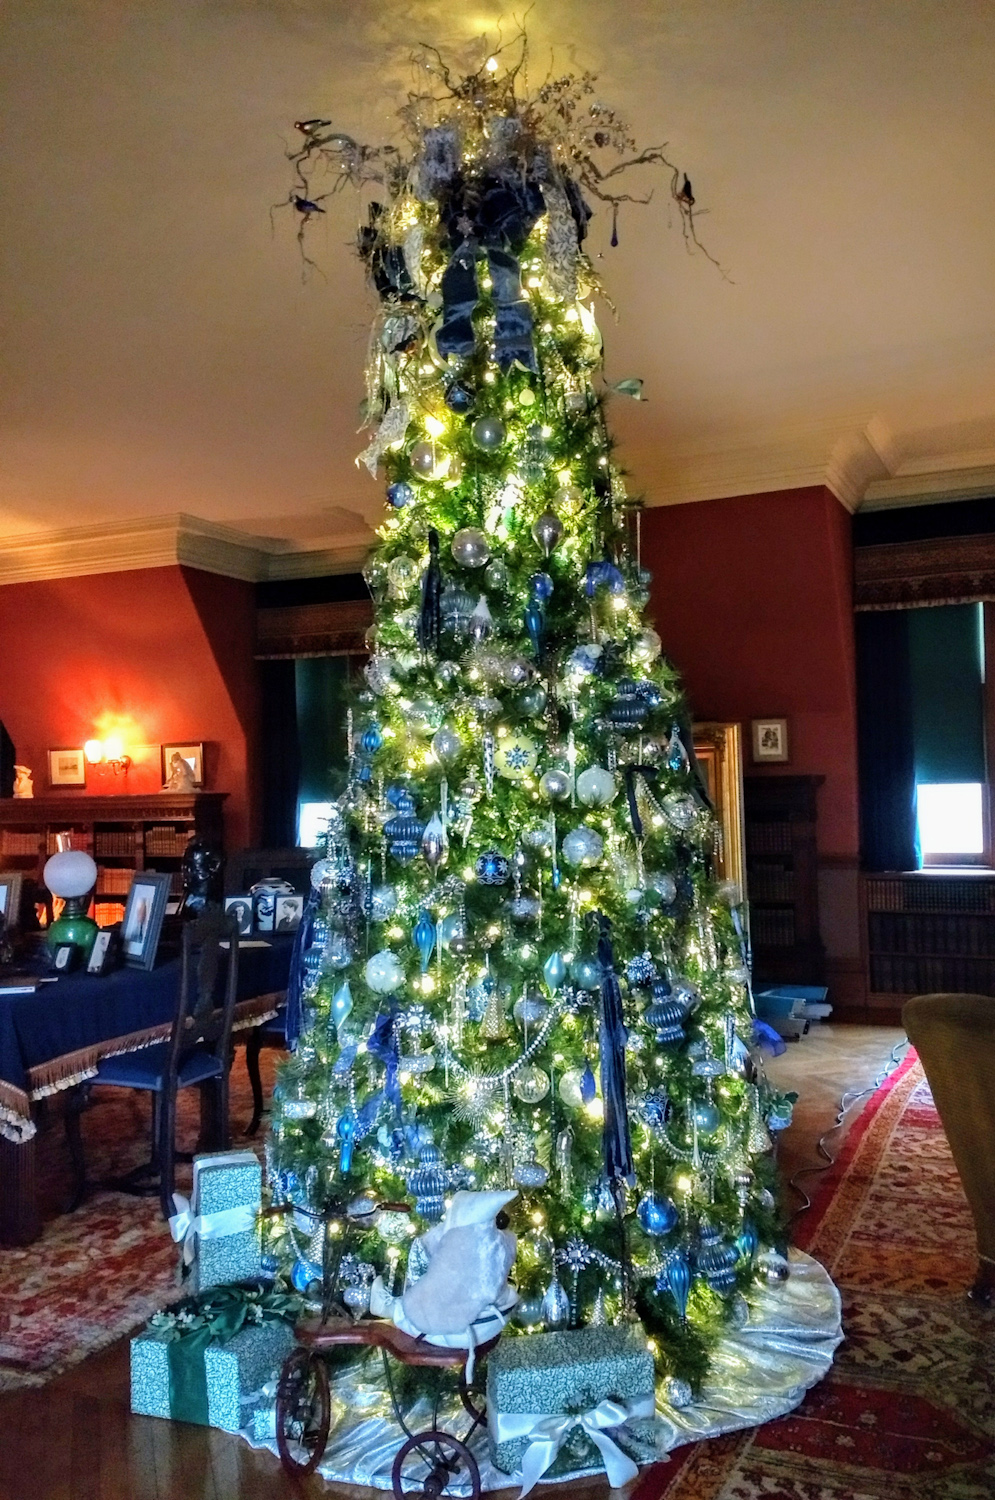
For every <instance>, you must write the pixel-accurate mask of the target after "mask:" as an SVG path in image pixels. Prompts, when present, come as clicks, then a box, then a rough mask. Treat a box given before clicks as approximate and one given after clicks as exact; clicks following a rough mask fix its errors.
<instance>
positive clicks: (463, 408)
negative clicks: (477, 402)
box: [445, 380, 473, 414]
mask: <svg viewBox="0 0 995 1500" xmlns="http://www.w3.org/2000/svg"><path fill="white" fill-rule="evenodd" d="M445 401H446V405H447V406H448V407H449V410H450V411H457V412H460V413H461V414H462V413H463V412H468V411H469V410H470V407H471V406H472V405H473V392H472V391H470V390H467V388H466V386H465V385H460V384H459V382H458V381H455V380H454V381H453V383H452V385H451V386H449V388H448V389H447V391H446V396H445Z"/></svg>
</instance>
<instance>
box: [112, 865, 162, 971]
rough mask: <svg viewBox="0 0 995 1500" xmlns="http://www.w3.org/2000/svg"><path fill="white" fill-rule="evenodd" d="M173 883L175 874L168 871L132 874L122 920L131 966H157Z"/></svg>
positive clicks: (139, 967)
mask: <svg viewBox="0 0 995 1500" xmlns="http://www.w3.org/2000/svg"><path fill="white" fill-rule="evenodd" d="M171 887H172V876H171V875H169V874H168V873H164V874H160V873H159V872H158V871H157V870H136V871H135V873H134V874H133V875H132V877H131V889H130V890H129V891H128V899H127V901H126V903H125V907H124V917H123V919H122V921H121V947H122V949H123V950H124V961H125V963H126V964H127V965H128V967H129V968H132V969H151V968H154V967H155V956H156V952H157V950H158V947H159V938H160V936H161V934H162V923H163V918H164V917H165V915H166V907H167V905H168V903H169V897H170V890H171Z"/></svg>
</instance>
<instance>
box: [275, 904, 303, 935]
mask: <svg viewBox="0 0 995 1500" xmlns="http://www.w3.org/2000/svg"><path fill="white" fill-rule="evenodd" d="M303 915H304V897H303V896H297V895H294V896H277V898H276V925H275V927H274V929H273V930H274V932H296V931H297V929H298V927H299V926H300V925H301V917H302V916H303Z"/></svg>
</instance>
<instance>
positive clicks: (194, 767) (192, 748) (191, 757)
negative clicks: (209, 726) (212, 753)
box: [162, 740, 204, 791]
mask: <svg viewBox="0 0 995 1500" xmlns="http://www.w3.org/2000/svg"><path fill="white" fill-rule="evenodd" d="M177 756H178V757H179V759H180V760H181V761H185V762H186V763H187V765H188V766H189V767H190V770H191V772H192V773H193V784H194V786H195V787H196V788H197V790H198V791H202V790H203V787H204V742H203V740H201V741H199V742H198V743H196V744H186V745H163V747H162V780H163V785H164V786H168V785H169V782H170V776H171V775H172V774H173V772H174V771H175V769H176V764H177V763H176V760H175V757H177Z"/></svg>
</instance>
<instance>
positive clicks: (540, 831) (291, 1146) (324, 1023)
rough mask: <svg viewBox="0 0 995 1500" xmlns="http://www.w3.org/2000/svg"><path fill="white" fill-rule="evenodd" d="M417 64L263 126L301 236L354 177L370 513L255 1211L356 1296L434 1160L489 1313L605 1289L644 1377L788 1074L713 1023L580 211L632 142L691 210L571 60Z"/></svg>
mask: <svg viewBox="0 0 995 1500" xmlns="http://www.w3.org/2000/svg"><path fill="white" fill-rule="evenodd" d="M426 63H427V72H426V73H425V74H424V76H425V77H426V79H427V80H428V82H427V84H426V87H425V90H424V91H423V92H420V93H417V94H415V95H413V96H411V98H410V100H409V103H408V105H407V107H406V108H405V109H404V110H402V112H401V120H402V125H403V127H404V132H405V142H406V143H405V144H404V145H403V146H401V147H395V146H392V147H389V148H376V149H371V148H369V147H363V146H360V145H358V144H357V143H356V142H355V141H353V140H352V139H351V138H349V137H347V136H344V135H341V134H338V133H336V132H335V131H334V129H333V127H332V125H331V124H330V123H329V122H328V121H325V120H322V119H313V120H307V121H303V122H301V123H300V124H299V125H298V130H299V131H300V132H301V137H302V139H301V146H300V149H299V151H298V152H297V153H296V154H295V156H294V158H293V160H294V163H295V171H296V174H297V178H296V182H295V186H294V189H293V192H292V194H291V202H292V204H293V206H294V208H295V210H296V212H297V213H298V214H299V215H300V224H301V231H302V235H303V233H304V231H305V230H306V226H307V223H308V222H309V221H310V220H311V219H312V218H313V217H314V216H315V215H316V214H318V213H324V212H328V211H329V209H330V207H331V205H330V204H329V203H328V201H327V200H328V199H329V198H330V197H331V196H332V195H333V194H334V193H335V192H336V191H337V190H338V189H339V188H340V187H341V186H342V185H343V184H350V185H352V186H354V187H357V188H360V189H369V188H370V185H372V188H373V192H372V193H371V192H370V191H367V192H366V197H367V199H368V200H370V201H369V202H368V221H367V222H366V223H365V224H364V225H363V227H362V229H361V230H360V234H359V250H360V254H361V256H362V258H363V260H364V262H365V265H366V269H367V272H368V275H369V278H370V281H371V282H372V284H373V287H374V288H375V290H376V293H377V295H378V298H379V306H378V310H377V313H376V318H375V321H374V325H373V330H372V336H371V340H370V358H369V366H368V372H367V391H366V405H365V412H366V418H367V421H368V423H369V424H370V426H371V428H372V430H373V435H372V439H371V441H370V443H369V446H368V447H367V448H366V450H365V452H364V453H363V454H362V455H361V459H362V461H363V462H364V463H365V464H366V466H367V467H368V468H369V470H370V472H371V474H374V475H376V474H378V473H382V474H384V475H385V477H386V498H387V502H388V504H389V511H388V514H387V518H386V519H385V521H384V522H383V525H382V527H381V529H380V542H379V545H378V547H377V549H376V551H375V553H374V554H373V556H372V557H371V559H370V561H369V564H368V567H367V570H366V579H367V582H368V584H369V587H370V590H371V593H372V595H373V599H374V603H375V615H374V624H373V627H372V629H371V630H370V632H369V647H370V653H371V654H370V659H369V662H368V665H367V666H366V668H365V682H364V684H363V686H362V689H361V691H359V692H358V693H357V694H356V696H355V700H354V702H353V706H352V708H351V710H350V717H349V726H348V754H349V763H348V784H347V786H346V789H345V791H344V794H343V795H342V797H341V798H340V800H339V802H338V803H337V804H336V806H335V807H334V809H333V814H332V818H331V821H330V824H329V829H328V842H327V852H326V855H325V857H324V858H322V859H320V860H319V862H318V864H317V865H316V866H315V869H314V874H313V892H312V897H311V901H310V903H309V907H308V911H307V913H306V916H305V922H304V924H303V926H302V929H301V934H300V937H299V943H298V948H299V969H298V972H297V975H296V983H295V985H294V986H292V994H291V1027H292V1031H293V1032H294V1033H295V1035H296V1047H295V1050H294V1052H293V1055H292V1056H291V1058H290V1060H289V1061H288V1062H287V1064H286V1065H285V1066H284V1067H283V1069H282V1072H281V1075H280V1080H279V1084H278V1089H277V1097H276V1100H275V1103H274V1114H273V1123H272V1133H271V1138H270V1143H269V1148H268V1150H269V1168H270V1178H271V1183H272V1186H273V1191H274V1195H275V1196H276V1197H277V1198H278V1199H279V1200H281V1201H289V1202H291V1203H293V1204H295V1205H297V1208H298V1213H297V1214H296V1215H295V1218H294V1220H292V1221H291V1222H290V1223H289V1225H288V1227H287V1228H286V1230H285V1236H284V1238H283V1240H282V1241H281V1242H280V1244H281V1246H282V1253H284V1254H285V1255H286V1257H287V1260H288V1265H292V1275H293V1279H294V1281H295V1284H296V1285H297V1286H298V1287H299V1288H300V1289H301V1290H308V1289H309V1288H310V1289H311V1290H314V1289H315V1288H316V1286H317V1283H318V1282H319V1281H320V1279H321V1272H322V1264H321V1262H322V1258H323V1251H322V1246H324V1271H325V1282H326V1291H327V1285H328V1279H329V1275H330V1276H331V1280H332V1283H333V1285H332V1291H333V1292H334V1294H335V1295H336V1297H338V1298H340V1299H341V1300H343V1301H344V1303H345V1305H346V1306H348V1307H349V1308H350V1309H351V1310H352V1311H353V1312H354V1313H355V1314H356V1315H359V1314H362V1313H363V1312H364V1311H365V1310H366V1308H367V1307H368V1304H369V1295H370V1292H369V1286H370V1282H371V1281H372V1279H373V1277H374V1275H379V1276H381V1277H382V1278H383V1280H384V1283H385V1284H386V1286H387V1288H388V1290H391V1291H399V1290H400V1289H401V1287H402V1286H403V1285H404V1284H405V1278H407V1281H408V1282H409V1283H410V1282H411V1281H412V1280H413V1279H414V1277H415V1276H416V1275H417V1273H418V1270H419V1265H418V1264H417V1260H418V1254H419V1248H418V1247H419V1240H418V1239H417V1236H419V1235H420V1234H421V1233H422V1232H423V1231H424V1230H425V1229H426V1228H427V1227H428V1226H430V1225H432V1224H433V1223H435V1222H437V1221H438V1220H440V1219H441V1218H442V1216H443V1214H444V1212H445V1204H446V1201H447V1198H449V1197H450V1195H451V1194H452V1193H453V1192H454V1191H457V1190H459V1189H467V1188H471V1189H495V1190H496V1189H508V1190H515V1191H516V1192H517V1196H516V1198H515V1199H514V1201H513V1202H512V1203H511V1204H510V1205H509V1206H508V1209H507V1212H508V1215H509V1218H510V1221H511V1228H512V1229H513V1230H514V1231H515V1232H516V1234H517V1235H518V1256H517V1262H516V1265H515V1270H514V1276H513V1279H514V1281H515V1283H516V1285H517V1288H518V1293H519V1302H518V1307H517V1310H516V1313H515V1318H514V1322H513V1324H512V1326H511V1328H509V1335H512V1334H515V1333H520V1334H526V1333H527V1332H528V1331H530V1330H535V1329H550V1328H567V1327H581V1326H584V1325H586V1324H590V1323H595V1324H597V1323H612V1322H620V1321H632V1320H637V1319H638V1320H641V1321H642V1324H643V1326H644V1328H645V1330H646V1333H647V1335H648V1336H649V1338H650V1341H651V1347H652V1348H653V1349H654V1351H655V1354H656V1358H657V1364H658V1370H659V1372H660V1374H661V1377H663V1378H664V1379H665V1380H667V1381H668V1385H667V1389H668V1391H669V1394H670V1396H671V1399H672V1400H673V1401H674V1403H675V1404H679V1403H680V1401H682V1400H684V1399H688V1397H689V1395H690V1390H689V1388H694V1387H697V1385H698V1384H699V1382H700V1380H701V1379H702V1377H703V1374H704V1372H705V1370H706V1369H707V1364H708V1356H709V1348H710V1346H711V1345H712V1344H713V1343H714V1341H715V1340H716V1339H717V1338H718V1337H719V1336H720V1335H721V1332H722V1329H723V1326H724V1325H725V1324H726V1323H727V1322H728V1321H729V1320H730V1319H735V1317H736V1312H737V1310H736V1304H737V1300H738V1299H739V1297H740V1294H741V1293H742V1292H743V1291H744V1290H745V1289H746V1288H747V1287H748V1285H749V1283H750V1281H751V1280H752V1279H753V1278H754V1277H755V1276H756V1275H757V1274H758V1273H759V1274H763V1273H764V1270H765V1269H766V1271H767V1272H768V1274H777V1270H778V1268H779V1267H780V1268H783V1263H780V1262H778V1261H776V1260H775V1261H773V1262H768V1263H767V1265H766V1266H765V1265H764V1264H763V1260H764V1255H765V1252H766V1251H767V1250H768V1249H769V1247H770V1246H771V1245H773V1244H775V1243H776V1242H777V1240H778V1224H777V1220H776V1211H775V1199H774V1181H773V1177H774V1170H773V1164H772V1158H771V1155H770V1146H771V1137H770V1134H769V1129H770V1128H772V1127H774V1126H777V1125H782V1124H786V1123H787V1118H788V1116H789V1114H790V1106H789V1105H788V1104H787V1102H786V1101H785V1100H784V1099H781V1098H778V1097H777V1096H776V1095H774V1094H773V1093H772V1092H771V1091H770V1090H769V1089H768V1088H767V1086H766V1084H765V1083H764V1081H763V1078H762V1074H759V1075H755V1074H754V1072H753V1069H752V1066H751V1064H750V1060H749V1056H748V1049H749V1048H750V1046H751V1042H752V1031H753V1020H752V1007H751V1001H750V994H749V972H748V955H747V949H746V943H745V938H744V926H745V911H743V910H741V909H740V907H739V905H738V903H739V902H740V900H741V896H740V893H739V892H738V891H737V890H735V889H733V888H731V887H730V886H728V885H723V884H721V883H718V882H717V881H716V879H715V874H714V852H715V849H716V822H715V818H714V815H713V812H712V809H711V807H710V804H709V800H708V797H707V795H706V792H705V788H704V785H703V782H702V780H701V778H700V776H699V774H698V770H697V767H696V763H695V759H694V750H693V744H692V739H691V734H690V728H689V720H688V715H687V710H686V707H685V704H684V702H683V699H682V697H681V692H680V688H679V684H678V682H677V678H676V674H675V672H674V670H673V669H672V668H671V667H670V666H669V664H668V663H667V661H666V659H665V658H664V657H663V656H662V655H661V642H660V639H659V637H658V635H657V633H656V632H655V630H654V629H653V628H652V625H651V624H650V623H649V621H648V618H647V614H646V610H647V605H648V601H649V596H650V577H649V574H648V573H647V572H646V571H645V569H643V568H642V566H641V560H640V555H639V516H640V507H639V503H638V502H637V501H633V500H630V498H629V497H628V495H627V492H626V488H625V484H624V481H623V476H622V473H621V472H620V469H619V467H618V465H617V463H616V462H615V459H614V458H613V450H612V441H611V438H610V435H609V431H608V427H607V424H606V397H607V395H608V394H609V392H608V389H607V387H606V385H605V383H604V380H603V377H602V375H601V365H602V350H601V336H600V333H599V331H598V327H597V324H596V322H595V316H594V312H593V305H592V299H593V298H594V297H595V296H596V295H597V294H598V293H599V283H598V278H597V276H596V274H595V271H594V269H593V267H592V264H591V262H590V261H589V260H588V258H587V257H586V255H585V252H584V241H585V237H586V232H587V226H588V220H589V217H590V214H591V209H590V207H589V202H590V201H592V200H598V201H601V202H604V203H606V204H607V205H608V210H609V212H611V213H613V214H615V213H617V210H618V205H619V203H621V202H622V201H623V200H624V199H627V198H629V197H630V195H629V194H628V193H626V192H623V191H621V189H619V187H618V185H619V181H620V174H621V173H622V172H623V171H625V170H627V169H628V168H630V167H633V168H638V169H643V170H649V171H654V170H656V171H660V170H663V171H664V172H665V173H666V174H667V177H668V180H669V184H670V191H671V195H672V198H673V201H674V203H675V204H676V205H677V208H678V210H679V212H680V215H681V221H682V223H683V225H684V228H685V233H686V236H687V237H688V238H689V240H690V241H691V242H693V243H696V237H695V232H694V220H693V202H694V199H693V196H692V194H691V189H690V185H689V183H688V181H687V178H686V177H683V180H681V177H680V175H679V174H678V173H677V172H676V171H675V170H673V168H672V166H671V164H670V163H669V162H668V161H667V160H666V158H665V156H664V154H663V152H662V151H660V150H656V149H651V150H648V151H640V150H638V149H637V148H636V147H635V145H634V143H633V142H632V141H631V140H630V138H629V136H628V133H627V131H626V129H625V128H624V126H623V125H622V124H621V123H620V121H619V120H618V118H617V117H616V115H615V114H614V112H613V111H612V110H611V109H609V108H607V107H605V106H603V105H601V104H599V103H598V102H597V98H596V96H595V94H594V85H593V80H592V79H591V78H590V77H587V76H584V77H579V78H578V77H574V76H567V77H563V78H556V79H550V80H548V81H547V82H546V83H545V84H544V85H543V86H542V87H540V88H539V89H538V90H537V91H535V92H534V93H532V94H527V93H526V92H525V91H524V89H523V86H522V82H521V74H520V70H519V68H518V67H516V66H515V65H511V66H505V64H504V63H503V62H502V60H501V58H500V57H497V58H491V59H488V61H487V62H486V63H485V64H484V65H483V66H482V67H481V68H480V70H479V71H477V72H475V73H473V74H472V75H470V76H469V77H461V78H459V79H456V78H453V77H452V76H450V74H449V73H448V72H447V70H446V69H445V68H444V67H443V66H442V65H441V63H439V62H438V60H437V59H434V58H433V57H432V56H431V55H430V56H428V58H427V59H426ZM636 385H637V383H636V382H623V386H629V387H630V389H629V391H628V393H629V394H632V393H633V389H634V388H635V387H636ZM398 1205H400V1207H399V1206H398ZM404 1208H409V1209H412V1210H413V1212H404V1211H402V1210H403V1209H404ZM309 1214H311V1215H313V1216H314V1220H313V1222H314V1223H315V1225H316V1226H318V1225H319V1224H320V1223H322V1221H323V1220H324V1221H327V1222H328V1225H329V1228H328V1231H327V1233H326V1232H324V1231H322V1232H318V1231H317V1230H316V1233H315V1234H314V1235H313V1236H311V1237H310V1238H309V1237H308V1235H307V1233H306V1226H307V1224H308V1222H309V1219H308V1215H309ZM302 1226H304V1227H303V1228H302ZM330 1240H331V1241H332V1242H334V1243H335V1244H336V1245H337V1250H336V1253H335V1256H334V1262H333V1264H332V1267H331V1271H329V1261H328V1245H329V1242H330ZM772 1265H773V1267H774V1269H773V1270H771V1266H772ZM506 1336H508V1335H506Z"/></svg>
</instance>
